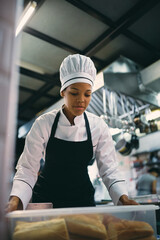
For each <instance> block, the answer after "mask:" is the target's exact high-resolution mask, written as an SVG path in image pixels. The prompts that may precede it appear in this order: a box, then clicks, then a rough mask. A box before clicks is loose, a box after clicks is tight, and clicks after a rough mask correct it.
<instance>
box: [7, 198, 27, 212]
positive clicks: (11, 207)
mask: <svg viewBox="0 0 160 240" xmlns="http://www.w3.org/2000/svg"><path fill="white" fill-rule="evenodd" d="M22 209H23V204H22V202H21V200H20V198H19V197H16V196H12V197H10V199H9V202H8V203H7V206H6V209H5V212H6V213H9V212H12V211H15V210H22Z"/></svg>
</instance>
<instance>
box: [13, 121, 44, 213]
mask: <svg viewBox="0 0 160 240" xmlns="http://www.w3.org/2000/svg"><path fill="white" fill-rule="evenodd" d="M42 123H43V122H42ZM42 125H43V124H42ZM44 145H45V143H44V137H43V135H42V132H41V128H40V127H39V120H36V121H35V123H34V124H33V126H32V128H31V130H30V132H29V133H28V135H27V137H26V140H25V146H24V151H23V153H22V155H21V156H20V158H19V161H18V164H17V166H16V170H17V171H16V174H15V176H14V179H13V186H12V190H11V194H10V196H17V197H19V198H20V199H21V201H22V203H23V208H24V209H25V208H26V206H27V204H28V202H29V201H30V199H31V196H32V189H33V187H34V185H35V183H36V181H37V177H38V171H39V168H40V160H41V158H43V154H44Z"/></svg>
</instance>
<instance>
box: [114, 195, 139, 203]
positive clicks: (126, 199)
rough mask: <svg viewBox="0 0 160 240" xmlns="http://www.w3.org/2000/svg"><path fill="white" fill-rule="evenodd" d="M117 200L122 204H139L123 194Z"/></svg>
mask: <svg viewBox="0 0 160 240" xmlns="http://www.w3.org/2000/svg"><path fill="white" fill-rule="evenodd" d="M119 202H120V203H121V204H122V205H139V204H138V203H137V202H136V201H134V200H132V199H129V198H128V196H127V195H125V194H124V195H122V196H121V197H120V198H119Z"/></svg>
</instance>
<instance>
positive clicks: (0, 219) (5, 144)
mask: <svg viewBox="0 0 160 240" xmlns="http://www.w3.org/2000/svg"><path fill="white" fill-rule="evenodd" d="M17 4H18V0H17V1H16V0H1V1H0V238H1V239H3V240H6V239H8V237H7V233H6V231H5V229H6V228H5V221H4V217H5V213H4V208H5V205H6V203H7V201H8V197H9V192H10V188H11V186H10V184H11V183H10V182H11V181H10V179H11V175H12V174H13V161H14V146H15V145H14V139H15V133H16V131H15V130H16V117H17V96H18V94H17V93H18V74H17V71H16V70H15V62H16V59H17V53H18V51H17V49H16V48H17V46H18V41H16V39H15V34H14V33H15V20H16V16H17Z"/></svg>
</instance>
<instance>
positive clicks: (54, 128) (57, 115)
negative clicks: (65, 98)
mask: <svg viewBox="0 0 160 240" xmlns="http://www.w3.org/2000/svg"><path fill="white" fill-rule="evenodd" d="M59 116H60V111H58V112H57V114H56V117H55V119H54V123H53V126H52V130H51V135H50V137H54V135H55V132H56V129H57V124H58V120H59Z"/></svg>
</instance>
